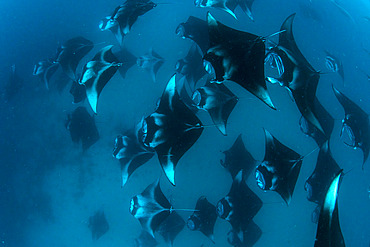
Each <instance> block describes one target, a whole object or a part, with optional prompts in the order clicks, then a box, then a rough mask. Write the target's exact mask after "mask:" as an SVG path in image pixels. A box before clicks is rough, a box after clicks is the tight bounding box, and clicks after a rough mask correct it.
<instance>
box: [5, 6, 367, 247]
mask: <svg viewBox="0 0 370 247" xmlns="http://www.w3.org/2000/svg"><path fill="white" fill-rule="evenodd" d="M161 2H162V3H165V4H160V3H161ZM337 2H338V1H337ZM157 3H158V6H157V7H156V8H154V9H153V10H151V11H149V12H148V13H146V14H145V15H143V16H141V17H139V18H138V21H137V22H136V23H135V24H134V26H133V28H132V30H131V31H130V33H129V34H128V35H127V36H126V37H125V46H126V47H127V48H128V49H129V50H130V51H131V52H132V53H133V54H134V55H136V56H141V55H143V54H144V53H146V52H147V51H148V50H149V49H150V48H153V49H154V50H155V51H156V52H158V53H159V54H160V55H161V56H162V57H164V58H165V63H164V65H163V66H162V67H161V68H160V70H159V73H158V75H157V80H156V82H155V83H154V82H153V81H152V80H151V78H150V75H149V74H148V73H147V72H146V71H144V70H142V69H141V68H138V67H137V66H134V67H133V68H131V69H130V70H129V71H128V72H127V75H126V78H125V79H122V78H121V77H120V75H119V74H118V73H117V74H116V75H115V76H114V77H113V78H112V80H111V81H110V82H109V83H108V84H107V86H106V87H105V89H104V90H103V92H102V94H101V96H100V99H99V106H98V114H97V115H96V116H95V121H96V124H97V127H98V130H99V133H100V140H99V141H98V142H97V143H95V144H94V145H93V146H92V147H91V148H90V149H89V150H87V152H84V153H82V151H81V147H80V146H79V145H77V144H74V143H73V142H72V141H71V138H70V135H69V133H68V131H67V130H66V129H65V127H64V122H65V118H66V116H67V113H70V112H72V111H73V110H74V109H75V107H76V105H73V104H72V103H71V102H72V96H71V95H70V94H69V93H68V90H67V89H64V90H63V91H58V90H56V89H55V88H52V87H51V88H50V90H46V88H45V85H44V84H43V83H42V82H40V80H39V78H37V77H35V76H33V75H32V71H33V67H34V65H35V64H36V63H37V62H38V61H40V60H42V59H45V58H47V57H49V56H50V55H51V54H54V53H55V51H56V48H57V47H58V45H60V44H61V43H63V42H65V41H66V40H68V39H71V38H73V37H76V36H83V37H85V38H87V39H89V40H91V41H93V42H94V43H95V44H97V45H96V46H95V48H94V50H93V51H92V52H90V53H89V54H88V55H87V56H86V57H85V58H84V59H83V60H82V62H81V63H80V66H82V65H83V64H84V63H86V62H87V61H88V60H89V59H91V58H92V56H93V54H95V53H96V52H97V51H98V50H99V49H101V48H102V47H103V46H102V45H99V43H102V42H104V45H109V44H113V45H115V46H118V43H117V41H116V39H115V37H114V36H113V35H112V33H110V32H109V31H107V32H101V31H100V30H99V28H98V25H99V22H100V20H101V19H102V18H103V17H105V16H107V15H109V14H110V13H111V12H112V10H113V9H114V8H115V7H116V6H118V5H119V4H122V1H113V0H111V1H102V0H94V1H86V0H74V1H72V0H63V1H62V0H54V1H46V0H34V1H25V0H22V1H21V0H12V1H7V0H3V1H0V23H1V24H0V88H1V90H2V95H4V93H3V91H4V88H5V86H6V84H7V82H8V81H9V75H10V71H11V67H12V65H16V69H17V73H18V75H19V77H21V78H22V81H23V83H22V85H21V86H20V87H19V90H18V91H17V94H16V95H15V96H14V97H13V98H12V99H11V100H5V99H4V97H1V103H0V246H4V247H5V246H9V247H18V246H22V247H26V246H27V247H43V246H54V247H64V246H68V247H74V246H86V247H87V246H133V243H134V239H135V238H136V237H137V236H138V235H139V234H140V231H141V226H140V224H139V222H138V221H137V220H136V219H135V218H134V217H133V216H132V215H130V213H129V206H130V205H129V202H130V199H131V198H132V197H133V196H134V195H137V194H140V193H141V192H142V191H143V190H144V189H145V188H146V187H147V186H148V185H149V184H151V183H152V182H154V181H156V179H158V178H160V180H161V188H162V190H163V192H164V194H165V195H166V196H167V198H168V199H169V201H170V202H171V203H172V204H173V206H174V208H176V207H177V208H190V209H191V208H194V206H195V203H196V201H197V199H198V198H199V197H200V196H201V195H205V196H207V199H208V200H209V201H210V202H211V203H212V204H215V203H216V202H217V201H218V200H219V199H220V198H222V197H224V196H225V195H226V194H227V193H228V191H229V189H230V185H231V182H232V180H231V178H230V176H229V174H227V172H226V171H225V169H224V168H223V167H222V166H221V165H220V164H219V163H220V162H219V160H220V157H221V156H220V155H221V151H223V150H226V149H228V148H229V147H230V146H231V145H232V143H233V142H234V140H235V139H236V137H237V136H238V135H239V134H240V133H241V134H242V136H243V140H244V143H245V145H246V147H247V149H248V150H249V151H250V152H251V154H252V155H253V157H254V158H255V159H256V160H262V159H263V155H264V132H263V128H265V129H267V130H269V131H270V132H271V133H272V134H273V135H274V136H275V137H277V138H278V139H279V140H280V141H281V142H282V143H284V144H285V145H287V146H289V147H290V148H292V149H294V150H295V151H297V152H298V153H300V154H308V153H310V152H311V151H312V150H314V149H315V148H316V144H315V142H314V141H313V140H312V139H311V138H310V137H307V136H305V135H304V134H303V133H302V132H301V131H300V129H299V125H298V121H299V118H300V116H301V115H300V113H299V111H298V110H297V108H296V106H295V104H294V102H292V100H291V99H290V97H289V95H288V94H287V93H286V90H285V89H283V88H281V87H279V86H278V85H275V84H268V85H267V87H268V90H269V93H270V96H271V98H272V100H273V102H274V104H275V106H276V108H277V109H278V110H277V111H272V110H271V109H269V108H268V107H266V105H264V104H263V103H262V102H261V101H259V100H258V99H257V98H256V97H254V96H252V95H251V94H250V93H248V92H247V91H246V90H243V89H242V88H241V87H240V86H238V85H236V84H234V83H232V82H228V84H227V85H228V86H229V88H230V89H231V90H232V91H233V92H234V93H235V94H237V95H238V97H239V98H240V100H239V102H238V104H237V105H236V107H235V109H234V111H233V112H232V114H231V116H230V118H229V120H228V126H227V130H228V135H227V136H222V135H221V134H220V133H219V131H218V130H217V129H216V128H205V130H204V131H203V133H202V135H201V137H200V138H199V140H198V141H197V142H196V143H195V144H194V146H193V147H192V148H191V149H190V150H189V151H188V152H187V153H186V154H185V155H184V157H183V158H182V159H181V160H180V162H179V164H178V166H177V168H176V187H173V186H172V185H170V183H169V182H168V181H167V179H166V177H165V176H164V175H163V172H162V169H161V167H160V165H159V162H158V159H157V158H156V157H154V158H153V159H151V160H150V161H149V162H148V163H146V164H145V165H143V166H142V167H140V168H139V169H138V170H137V171H135V172H134V173H133V175H132V176H131V177H130V179H129V180H128V182H127V184H126V185H125V187H123V188H121V178H120V167H119V162H118V161H117V160H116V159H114V158H113V157H112V149H113V146H114V139H115V137H116V136H117V135H119V134H122V133H123V132H124V131H125V130H127V129H129V128H132V127H134V126H135V125H136V124H137V123H138V122H139V121H140V120H141V119H142V118H143V117H144V116H147V115H149V114H150V113H152V112H153V111H154V109H155V105H156V102H157V100H158V98H159V97H160V96H161V94H162V92H163V90H164V88H165V86H166V84H167V82H168V80H169V79H170V78H171V76H172V75H173V74H174V65H175V63H176V61H177V60H178V59H181V58H183V57H184V56H185V55H186V54H187V52H188V49H189V47H190V46H191V42H190V41H189V40H183V39H181V38H179V37H178V36H176V33H175V30H176V27H177V26H178V24H179V23H181V22H185V21H186V20H187V18H188V17H189V16H190V15H193V16H196V17H198V18H201V19H205V17H206V13H207V11H210V12H211V13H212V15H214V16H215V17H216V18H217V20H218V21H220V22H222V23H224V24H226V25H228V26H231V27H233V28H236V29H239V30H243V31H247V32H251V33H254V34H257V35H261V36H268V35H270V34H273V33H276V32H277V31H279V30H280V26H281V23H282V22H283V21H284V20H285V18H286V17H288V16H289V15H291V14H292V13H297V15H296V18H295V21H294V25H293V32H294V36H295V39H296V42H297V44H298V46H299V48H300V50H301V51H302V53H303V54H304V55H305V57H306V58H307V60H308V61H309V62H310V63H311V64H312V66H313V67H314V68H315V69H316V70H318V71H321V72H323V73H324V74H323V75H321V79H320V82H319V86H318V90H317V96H318V98H319V100H320V101H321V103H322V104H323V105H324V106H325V108H326V109H327V110H328V111H329V113H330V114H331V115H332V116H333V117H334V118H335V119H336V120H335V128H334V131H333V135H332V138H331V151H332V153H333V157H334V158H335V160H336V161H337V162H338V164H339V165H340V166H341V167H342V168H343V169H344V171H345V172H347V171H350V172H349V173H347V174H346V175H345V176H344V178H343V181H342V184H341V186H340V190H339V199H338V200H339V201H338V203H339V217H340V224H341V229H342V232H343V236H344V239H345V243H346V246H349V247H362V246H364V247H367V246H369V243H370V191H369V190H370V187H369V186H370V164H369V161H368V162H367V163H365V165H364V169H363V170H362V169H361V165H362V152H361V151H360V150H352V149H350V148H348V147H346V146H345V145H344V144H343V142H342V141H341V140H340V138H339V133H340V129H341V119H342V118H343V108H342V107H341V106H340V104H339V103H338V101H337V100H336V98H335V96H334V94H333V91H332V89H331V87H332V85H335V86H336V87H337V88H339V89H340V90H341V91H342V92H344V93H345V94H346V95H347V96H349V97H350V98H351V99H352V100H353V101H354V102H355V103H357V104H358V105H360V106H361V107H362V108H363V109H364V110H365V111H366V112H370V97H369V95H370V81H369V80H368V78H367V75H366V74H370V54H369V53H368V52H367V51H370V21H369V17H370V2H369V1H367V0H366V1H365V0H363V1H360V0H356V1H344V0H342V1H339V3H340V5H341V6H342V7H343V8H345V9H346V10H347V11H348V13H350V15H351V16H352V17H351V18H349V17H348V16H346V15H344V14H343V13H342V12H341V11H340V9H338V8H337V6H336V4H334V3H333V2H332V1H330V0H312V1H309V0H297V1H293V0H289V1H288V0H279V1H278V0H255V2H254V4H253V7H252V13H253V16H254V22H252V21H251V20H250V19H249V18H248V17H247V16H246V15H245V14H244V13H243V12H242V11H241V9H239V8H238V9H237V10H236V15H237V16H238V20H235V19H234V18H233V17H232V16H230V15H229V14H227V13H226V12H223V11H220V10H217V9H207V8H206V9H204V8H196V7H195V6H194V3H193V1H192V0H167V1H166V2H164V0H160V2H159V0H158V2H157ZM275 41H276V40H275ZM325 50H328V51H330V52H331V53H333V54H335V55H336V56H337V57H339V58H340V59H341V60H342V62H343V66H344V73H345V81H344V82H343V81H342V79H341V78H340V77H339V75H338V74H336V73H325V72H326V71H327V69H326V67H325V52H324V51H325ZM61 79H62V78H61ZM81 105H84V106H86V107H87V108H88V109H89V110H90V107H89V105H88V103H87V101H85V102H84V103H82V104H81ZM199 117H200V119H201V120H202V122H203V123H204V124H211V123H212V121H211V119H210V118H209V116H208V115H207V114H206V113H205V112H201V113H199ZM317 154H318V151H316V152H314V153H312V154H311V155H309V156H307V157H306V158H305V159H304V161H303V165H302V169H301V172H300V175H299V178H298V182H297V185H296V188H295V191H294V194H293V198H292V202H291V203H290V205H289V206H287V205H286V204H285V203H284V202H283V201H282V199H281V198H280V196H279V195H278V194H277V193H273V192H263V191H262V190H260V189H259V188H258V187H257V186H256V182H255V179H254V176H250V178H249V180H248V185H249V186H250V188H251V189H252V190H253V191H254V192H255V193H256V194H257V195H258V196H259V197H260V198H261V199H262V201H263V202H264V205H263V207H262V209H261V210H260V211H259V212H258V214H257V215H256V217H255V218H254V221H255V222H256V223H257V224H258V226H259V227H260V228H261V229H262V231H263V234H262V237H261V238H260V240H259V241H258V242H257V243H256V244H255V245H254V246H256V247H260V246H264V247H268V246H294V247H301V246H302V247H306V246H313V244H314V240H315V235H316V228H317V225H316V224H314V223H312V222H311V212H312V211H313V210H314V208H315V207H316V205H315V204H313V203H311V202H309V201H308V200H307V199H306V197H307V193H306V192H305V191H304V189H303V188H304V183H305V181H306V179H307V178H308V177H309V176H310V174H311V173H312V171H313V169H314V167H315V163H316V158H317ZM100 209H101V210H104V212H105V215H106V218H107V220H108V222H109V231H108V232H107V233H106V234H105V235H104V236H102V237H101V238H100V239H98V240H96V241H94V240H92V238H91V231H90V229H89V228H88V219H89V217H90V216H91V215H93V214H94V213H95V212H96V211H97V210H100ZM190 214H191V213H187V212H181V213H180V215H181V216H183V218H184V219H187V217H188V216H189V215H190ZM229 228H230V226H229V223H228V222H226V221H223V220H217V222H216V225H215V233H214V234H215V242H216V243H215V244H213V243H212V242H211V241H210V240H209V239H207V238H206V237H205V236H203V235H202V234H201V233H200V232H191V231H190V230H188V229H187V228H186V227H185V228H184V230H183V231H182V232H181V233H180V234H179V235H178V236H177V238H176V240H175V242H174V246H175V247H183V246H186V247H189V246H195V247H197V246H201V245H202V244H203V246H217V247H218V246H229V244H228V243H227V241H226V237H225V236H226V234H227V232H228V231H229ZM158 241H159V242H160V245H159V246H165V243H164V242H163V241H162V240H161V238H160V237H158Z"/></svg>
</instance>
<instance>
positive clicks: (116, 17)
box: [99, 0, 157, 45]
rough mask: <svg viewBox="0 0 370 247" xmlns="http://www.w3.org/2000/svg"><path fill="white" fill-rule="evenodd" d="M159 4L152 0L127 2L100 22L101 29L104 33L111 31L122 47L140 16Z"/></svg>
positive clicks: (131, 0)
mask: <svg viewBox="0 0 370 247" xmlns="http://www.w3.org/2000/svg"><path fill="white" fill-rule="evenodd" d="M156 6H157V4H155V3H153V2H152V1H150V0H127V1H126V2H125V3H123V4H122V5H120V6H118V7H117V8H116V9H115V10H114V12H113V13H112V15H111V16H107V17H105V18H104V19H102V20H101V21H100V24H99V28H100V30H102V31H105V30H111V31H112V33H113V34H114V36H115V37H116V39H117V41H118V42H119V44H120V45H122V44H123V39H124V37H125V36H126V34H128V33H129V32H130V30H131V27H132V26H133V25H134V23H135V22H136V21H137V19H138V17H139V16H142V15H144V14H145V13H147V12H148V11H150V10H152V9H153V8H155V7H156Z"/></svg>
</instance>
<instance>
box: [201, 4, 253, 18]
mask: <svg viewBox="0 0 370 247" xmlns="http://www.w3.org/2000/svg"><path fill="white" fill-rule="evenodd" d="M253 2H254V0H194V5H195V6H196V7H202V8H205V7H211V8H216V9H221V10H224V11H226V12H227V13H229V14H230V15H231V16H232V17H234V18H235V19H237V18H236V15H235V9H236V7H238V6H240V8H241V9H242V10H243V11H244V13H245V14H247V15H248V17H249V18H250V19H251V20H252V21H253V20H254V19H253V16H252V4H253Z"/></svg>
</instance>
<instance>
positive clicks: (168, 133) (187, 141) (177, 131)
mask: <svg viewBox="0 0 370 247" xmlns="http://www.w3.org/2000/svg"><path fill="white" fill-rule="evenodd" d="M142 129H143V143H144V145H146V146H147V147H151V148H154V150H155V151H156V153H157V155H158V159H159V162H160V164H161V166H162V168H163V171H164V172H165V174H166V177H167V178H168V180H169V181H170V182H171V184H172V185H175V167H176V165H177V163H178V161H179V160H180V158H181V157H182V156H183V155H184V154H185V152H186V151H188V150H189V149H190V148H191V146H193V144H194V143H195V142H196V141H197V140H198V138H199V137H200V135H201V134H202V131H203V124H202V122H201V121H200V120H199V119H198V117H197V116H196V115H195V114H194V113H193V112H192V111H191V110H190V109H189V108H188V107H187V106H186V105H185V104H184V103H183V102H182V101H181V99H180V96H179V94H178V93H177V90H176V75H174V76H173V77H172V78H171V79H170V81H169V82H168V84H167V86H166V89H165V90H164V92H163V94H162V97H161V99H160V102H159V105H158V108H157V110H156V111H155V112H154V113H153V114H151V115H149V116H148V117H146V118H145V119H144V121H143V126H142Z"/></svg>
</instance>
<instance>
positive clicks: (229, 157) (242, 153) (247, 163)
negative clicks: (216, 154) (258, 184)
mask: <svg viewBox="0 0 370 247" xmlns="http://www.w3.org/2000/svg"><path fill="white" fill-rule="evenodd" d="M223 154H224V155H225V158H224V159H223V160H220V163H221V165H222V166H223V167H225V168H226V169H227V170H228V171H229V172H230V175H231V177H232V178H233V179H234V178H235V176H236V175H237V174H238V173H239V172H240V171H241V170H243V175H245V176H246V177H247V178H248V177H249V175H250V174H251V173H252V171H254V169H255V168H256V165H257V163H256V160H255V159H254V158H253V156H252V155H251V154H250V153H249V152H248V150H247V149H246V148H245V145H244V142H243V139H242V135H241V134H240V135H239V136H238V138H236V140H235V142H234V144H233V145H232V147H231V148H230V149H228V150H225V151H223Z"/></svg>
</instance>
